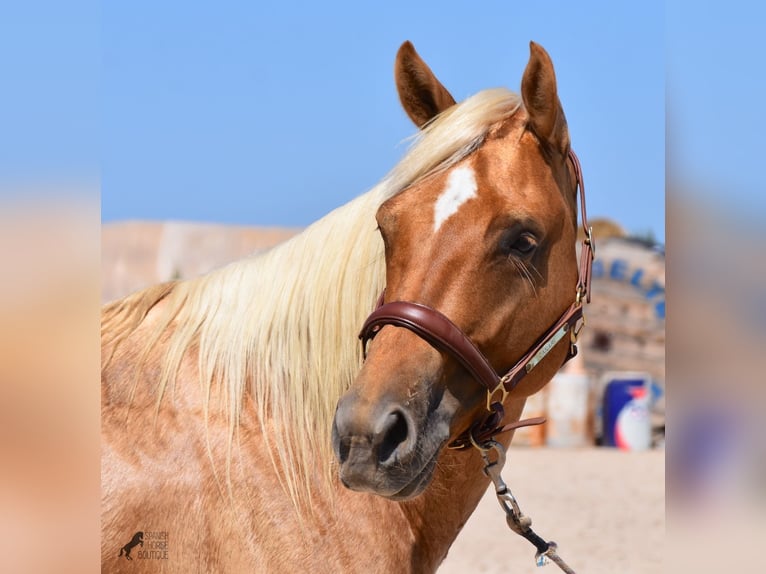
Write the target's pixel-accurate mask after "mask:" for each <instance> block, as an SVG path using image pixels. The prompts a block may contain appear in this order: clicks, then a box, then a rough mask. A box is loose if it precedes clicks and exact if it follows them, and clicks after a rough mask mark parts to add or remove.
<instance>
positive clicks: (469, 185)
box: [434, 167, 476, 233]
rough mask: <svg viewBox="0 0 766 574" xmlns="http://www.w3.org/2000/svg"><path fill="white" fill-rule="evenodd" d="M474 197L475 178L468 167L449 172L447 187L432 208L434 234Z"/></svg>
mask: <svg viewBox="0 0 766 574" xmlns="http://www.w3.org/2000/svg"><path fill="white" fill-rule="evenodd" d="M472 197H476V178H475V177H474V174H473V169H471V168H470V167H459V168H457V169H454V170H452V172H450V174H449V177H448V178H447V187H445V188H444V191H443V192H442V193H441V195H440V196H439V197H438V199H437V200H436V205H435V206H434V233H436V232H437V231H439V228H440V227H441V226H442V223H444V222H445V221H446V220H447V219H448V218H449V217H450V216H451V215H453V214H455V213H457V210H458V209H460V206H461V205H463V204H464V203H465V202H466V201H468V200H469V199H471V198H472Z"/></svg>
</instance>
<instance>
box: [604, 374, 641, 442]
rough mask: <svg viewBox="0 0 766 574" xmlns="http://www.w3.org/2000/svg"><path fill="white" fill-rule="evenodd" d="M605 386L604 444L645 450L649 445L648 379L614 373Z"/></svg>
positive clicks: (639, 375) (636, 375)
mask: <svg viewBox="0 0 766 574" xmlns="http://www.w3.org/2000/svg"><path fill="white" fill-rule="evenodd" d="M610 379H611V380H610V381H609V382H608V383H607V385H606V387H605V388H604V402H603V406H602V425H603V426H602V431H603V440H602V444H603V445H604V446H611V447H617V448H620V449H622V450H646V449H648V448H650V447H651V445H652V425H651V416H650V406H651V401H652V386H651V379H650V378H649V377H648V376H644V375H643V374H635V375H632V374H628V373H625V374H619V375H617V374H614V375H612V377H610Z"/></svg>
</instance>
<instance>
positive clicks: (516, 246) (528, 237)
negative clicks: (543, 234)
mask: <svg viewBox="0 0 766 574" xmlns="http://www.w3.org/2000/svg"><path fill="white" fill-rule="evenodd" d="M536 247H537V240H536V239H535V237H534V235H532V234H531V233H522V234H521V235H519V236H518V237H517V238H516V240H515V241H514V242H513V245H511V251H512V252H515V253H517V254H519V255H529V254H530V253H532V252H533V251H534V250H535V248H536Z"/></svg>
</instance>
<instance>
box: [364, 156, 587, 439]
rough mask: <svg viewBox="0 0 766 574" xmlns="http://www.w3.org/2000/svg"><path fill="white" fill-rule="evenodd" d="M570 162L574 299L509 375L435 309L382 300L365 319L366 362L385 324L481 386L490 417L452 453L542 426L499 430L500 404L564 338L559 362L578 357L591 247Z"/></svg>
mask: <svg viewBox="0 0 766 574" xmlns="http://www.w3.org/2000/svg"><path fill="white" fill-rule="evenodd" d="M569 159H570V160H571V162H572V165H573V166H574V171H575V180H576V186H577V188H578V189H579V193H580V215H581V219H582V226H583V230H584V232H585V239H583V244H582V249H581V251H580V266H579V278H578V281H577V287H576V291H575V300H574V302H573V303H572V304H571V305H570V306H569V308H568V309H567V310H566V311H564V313H563V314H562V315H561V317H559V319H558V320H557V321H556V322H555V323H554V324H553V325H552V326H551V327H550V328H549V329H548V330H547V331H545V333H543V335H542V336H541V337H540V338H539V339H538V340H537V342H536V343H535V344H534V345H532V347H531V348H530V349H529V350H528V351H527V352H526V353H525V354H524V355H523V356H522V357H521V358H520V359H519V360H518V361H517V362H516V364H515V365H514V366H513V367H511V369H510V370H509V371H507V372H506V373H505V374H504V375H502V376H501V375H499V374H498V373H497V371H496V370H495V369H494V367H492V365H491V364H490V363H489V361H488V360H487V358H486V357H485V356H484V354H483V353H482V352H481V351H480V350H479V348H478V347H477V346H476V345H475V344H474V342H473V341H471V339H469V338H468V336H467V335H466V334H465V333H463V331H462V330H461V329H460V327H458V326H457V325H455V324H454V323H453V322H452V321H450V319H449V318H448V317H446V316H445V315H443V314H442V313H440V312H439V311H437V310H436V309H432V308H431V307H428V306H426V305H422V304H420V303H414V302H409V301H392V302H390V303H385V304H384V303H383V296H382V295H381V297H380V299H379V301H378V307H377V309H375V311H373V312H372V314H370V316H369V317H367V320H366V321H365V322H364V325H363V326H362V330H361V332H360V333H359V339H361V342H362V354H363V355H364V356H365V357H366V349H367V342H368V341H369V340H370V339H372V338H374V337H375V335H376V334H377V333H378V331H380V329H382V328H383V326H384V325H394V326H396V327H404V328H405V329H409V330H410V331H412V332H413V333H415V334H416V335H418V336H419V337H420V338H422V339H424V340H425V341H426V342H428V343H429V344H430V345H431V346H433V347H435V348H436V349H438V350H440V351H443V352H446V353H448V354H449V355H451V356H452V357H453V358H454V359H455V360H457V361H458V362H459V363H460V365H462V366H463V368H465V369H466V371H468V373H470V375H471V376H472V377H473V378H474V379H475V380H476V381H478V382H479V383H480V384H481V385H482V386H484V388H485V389H486V390H487V410H488V411H489V412H490V415H489V416H488V417H487V418H485V419H484V420H483V421H482V422H480V423H475V424H474V425H472V426H471V428H469V429H468V430H467V431H466V432H464V433H463V434H462V435H460V436H459V437H458V438H457V439H456V440H455V441H454V442H453V443H451V444H450V447H452V448H467V447H468V446H470V445H471V444H472V442H477V441H480V442H484V441H486V440H488V439H490V438H492V437H493V436H495V435H497V434H500V433H502V432H506V431H509V430H511V429H513V428H517V427H519V426H526V425H531V424H541V423H542V422H544V421H545V419H541V418H536V419H528V420H525V421H516V422H515V423H511V424H509V425H505V426H503V427H500V426H499V424H500V422H501V421H502V419H503V416H504V411H503V407H502V403H503V402H505V399H506V397H507V396H508V394H509V393H511V392H512V391H513V390H514V389H515V388H516V386H517V385H518V384H519V383H520V382H521V380H522V379H523V378H524V377H525V376H526V375H527V374H528V373H530V372H531V371H532V370H533V369H534V368H535V367H536V366H537V365H538V364H539V363H540V361H542V360H543V359H544V358H545V356H546V355H547V354H548V352H549V351H550V350H551V349H553V348H554V347H555V346H556V344H557V343H558V342H559V341H561V340H562V339H563V338H564V337H565V336H566V335H567V333H568V334H569V351H568V353H567V357H566V359H565V360H564V363H566V362H567V361H568V360H569V359H571V358H572V357H574V356H575V355H576V354H577V346H576V343H577V337H578V335H579V333H580V330H581V329H582V327H583V325H584V324H585V318H584V317H583V303H590V279H591V268H592V265H593V257H594V253H595V246H594V243H593V235H592V233H593V231H592V229H591V228H590V227H589V226H588V216H587V213H586V211H585V186H584V184H583V177H582V168H581V167H580V161H579V159H577V156H576V155H575V153H574V151H571V150H570V151H569Z"/></svg>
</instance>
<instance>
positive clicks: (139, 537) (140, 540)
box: [120, 532, 144, 560]
mask: <svg viewBox="0 0 766 574" xmlns="http://www.w3.org/2000/svg"><path fill="white" fill-rule="evenodd" d="M139 544H140V545H141V546H143V545H144V533H143V532H136V533H135V534H134V535H133V538H131V539H130V542H128V543H127V544H126V545H125V546H123V547H122V548H120V556H122V553H123V552H124V553H125V558H127V559H128V560H133V559H132V558H131V557H130V551H131V550H133V547H134V546H137V545H139Z"/></svg>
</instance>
